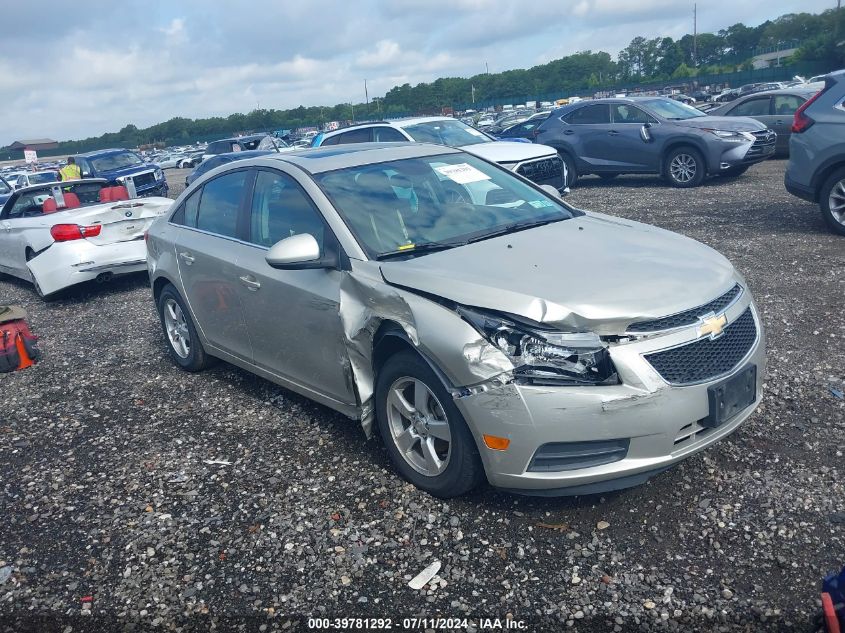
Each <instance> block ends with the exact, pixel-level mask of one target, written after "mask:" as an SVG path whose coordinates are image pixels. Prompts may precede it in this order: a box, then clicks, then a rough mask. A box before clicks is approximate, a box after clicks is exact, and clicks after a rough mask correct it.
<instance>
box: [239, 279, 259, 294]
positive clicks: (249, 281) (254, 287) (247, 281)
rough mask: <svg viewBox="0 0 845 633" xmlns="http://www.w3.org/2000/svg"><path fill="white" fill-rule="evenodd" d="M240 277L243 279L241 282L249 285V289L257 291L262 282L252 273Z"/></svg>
mask: <svg viewBox="0 0 845 633" xmlns="http://www.w3.org/2000/svg"><path fill="white" fill-rule="evenodd" d="M239 279H240V280H241V283H243V285H244V286H246V287H247V289H249V290H252V291H253V292H255V291H256V290H258V289H259V288H260V287H261V282H260V281H258V280H257V279H256V278H255V277H253V276H252V275H244V276H243V277H240V278H239Z"/></svg>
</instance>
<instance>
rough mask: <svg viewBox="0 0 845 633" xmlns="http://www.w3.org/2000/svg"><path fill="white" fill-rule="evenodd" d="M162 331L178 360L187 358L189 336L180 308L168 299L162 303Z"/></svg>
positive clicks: (188, 353) (189, 345)
mask: <svg viewBox="0 0 845 633" xmlns="http://www.w3.org/2000/svg"><path fill="white" fill-rule="evenodd" d="M164 329H165V330H166V331H167V340H168V341H170V345H171V347H172V348H173V351H174V352H176V354H177V355H178V356H179V358H188V356H189V355H190V353H191V334H190V331H189V330H188V322H187V320H186V319H185V315H184V313H183V312H182V307H181V306H180V305H179V304H178V303H176V301H175V300H173V299H170V298H168V299H167V300H166V301H165V302H164Z"/></svg>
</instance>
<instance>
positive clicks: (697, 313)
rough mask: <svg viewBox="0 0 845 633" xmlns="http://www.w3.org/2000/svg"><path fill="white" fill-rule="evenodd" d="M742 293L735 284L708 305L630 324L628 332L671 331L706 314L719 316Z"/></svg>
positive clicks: (694, 321)
mask: <svg viewBox="0 0 845 633" xmlns="http://www.w3.org/2000/svg"><path fill="white" fill-rule="evenodd" d="M741 293H742V287H741V286H740V285H739V284H736V285H735V286H734V287H733V288H731V289H730V290H728V291H727V292H726V293H725V294H723V295H721V296H720V297H716V298H715V299H713V301H711V302H710V303H705V304H704V305H700V306H698V307H696V308H690V309H689V310H684V311H683V312H678V313H677V314H671V315H669V316H666V317H661V318H659V319H654V320H651V321H640V322H639V323H632V324H631V325H629V326H628V331H629V332H660V331H662V330H671V329H673V328H676V327H684V326H685V325H693V324H694V323H697V322H698V320H699V319H700V318H701V317H703V316H704V315H706V314H710V313H711V312H712V313H714V314H719V313H720V312H721V311H722V310H724V309H725V308H727V307H728V306H729V305H730V304H731V303H733V301H734V299H736V298H737V297H738V296H739V295H740V294H741Z"/></svg>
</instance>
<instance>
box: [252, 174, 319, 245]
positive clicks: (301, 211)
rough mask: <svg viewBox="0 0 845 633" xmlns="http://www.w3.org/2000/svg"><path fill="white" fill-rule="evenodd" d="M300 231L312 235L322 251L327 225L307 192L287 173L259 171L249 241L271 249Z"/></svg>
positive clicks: (253, 197)
mask: <svg viewBox="0 0 845 633" xmlns="http://www.w3.org/2000/svg"><path fill="white" fill-rule="evenodd" d="M301 233H310V234H311V235H313V236H314V238H315V239H316V240H317V243H318V244H319V245H320V249H321V250H322V248H323V237H324V234H325V224H324V223H323V218H322V216H321V215H320V212H319V211H318V210H317V208H316V207H315V206H314V204H313V203H312V202H311V199H310V198H309V197H308V194H306V193H305V192H304V191H303V190H302V188H301V187H300V186H299V185H298V184H297V183H296V182H295V181H294V180H293V178H291V177H290V176H288V175H286V174H281V173H279V172H275V171H259V172H258V176H257V177H256V179H255V187H254V189H253V193H252V208H251V210H250V216H249V241H250V242H251V243H253V244H259V245H260V246H267V247H268V248H269V247H270V246H272V245H273V244H275V243H276V242H278V241H279V240H283V239H285V238H286V237H291V236H292V235H299V234H301Z"/></svg>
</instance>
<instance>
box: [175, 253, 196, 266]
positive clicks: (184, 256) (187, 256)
mask: <svg viewBox="0 0 845 633" xmlns="http://www.w3.org/2000/svg"><path fill="white" fill-rule="evenodd" d="M179 257H181V258H182V261H183V262H185V263H186V264H187V265H188V266H190V265H191V264H193V263H194V260H195V259H196V258H195V257H194V256H193V255H191V254H190V253H189V252H187V251H182V252H181V253H179Z"/></svg>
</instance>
